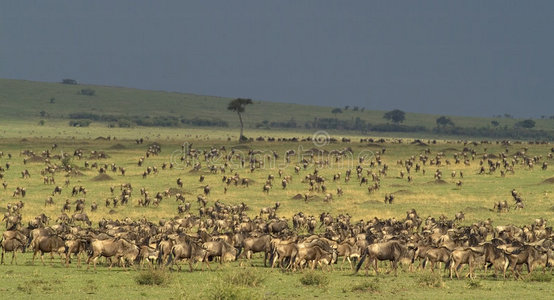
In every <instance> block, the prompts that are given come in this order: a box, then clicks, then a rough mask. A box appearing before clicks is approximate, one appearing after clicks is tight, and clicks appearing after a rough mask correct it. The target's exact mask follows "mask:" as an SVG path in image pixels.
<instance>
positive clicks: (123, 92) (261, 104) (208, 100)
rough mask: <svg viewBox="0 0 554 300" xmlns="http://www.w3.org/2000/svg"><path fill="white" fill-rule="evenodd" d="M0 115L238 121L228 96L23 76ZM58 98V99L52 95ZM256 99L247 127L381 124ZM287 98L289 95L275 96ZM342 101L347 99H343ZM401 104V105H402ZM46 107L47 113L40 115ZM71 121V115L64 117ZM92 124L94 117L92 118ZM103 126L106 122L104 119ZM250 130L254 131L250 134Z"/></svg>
mask: <svg viewBox="0 0 554 300" xmlns="http://www.w3.org/2000/svg"><path fill="white" fill-rule="evenodd" d="M86 88H88V89H93V90H95V92H96V94H95V96H84V95H79V94H78V92H79V91H80V90H81V89H86ZM0 91H2V93H0V118H1V119H3V120H10V121H12V120H27V121H30V122H32V123H34V124H38V122H39V120H45V124H49V123H51V122H52V120H54V122H55V120H56V119H60V118H61V119H67V117H68V115H69V114H70V113H77V112H88V113H94V114H99V115H103V114H111V115H127V116H136V115H138V116H145V115H148V116H151V117H154V116H168V115H170V116H176V117H184V118H187V119H192V118H195V117H199V118H202V119H221V120H224V121H227V122H228V124H229V125H230V126H231V127H238V126H239V122H238V118H237V116H236V114H234V113H232V112H230V111H228V110H227V109H226V108H227V104H228V102H229V101H230V99H229V98H222V97H212V96H201V95H191V94H183V93H171V92H162V91H148V90H138V89H130V88H122V87H109V86H92V85H86V84H83V85H81V84H79V85H65V84H60V83H47V82H32V81H24V80H12V79H0ZM51 98H55V103H53V104H52V103H50V99H51ZM259 100H260V99H255V101H254V105H251V106H249V107H248V108H247V109H246V113H245V114H244V120H245V127H246V128H249V129H252V128H255V125H256V124H257V123H260V122H262V121H263V120H268V121H269V122H273V121H280V122H283V121H288V120H290V119H291V118H293V119H294V120H296V122H297V124H298V125H299V126H301V127H302V128H303V127H304V123H305V122H308V121H313V120H314V118H335V117H336V118H338V119H340V120H353V119H355V118H357V117H359V118H361V119H362V120H365V121H367V122H369V123H371V124H381V123H385V122H386V121H385V120H384V119H383V113H384V112H383V111H376V110H371V105H368V107H366V110H365V111H364V112H361V111H352V109H349V110H347V111H344V113H342V114H338V115H337V116H335V115H333V114H332V113H331V110H332V107H324V106H309V105H299V104H289V103H279V102H269V101H259ZM276 100H283V101H285V100H286V99H276ZM340 103H341V106H343V104H345V103H344V102H340ZM400 109H402V108H401V107H400ZM41 111H43V112H44V113H45V116H41V114H40V112H41ZM437 117H438V115H431V114H415V113H407V114H406V121H405V122H404V124H406V125H420V126H425V127H427V128H433V127H436V123H435V120H436V118H437ZM451 119H452V121H453V122H454V123H455V124H456V125H457V126H460V127H488V126H490V121H491V120H493V118H479V117H460V116H451ZM498 121H499V122H500V126H508V127H509V128H511V127H512V126H513V125H514V124H515V122H517V121H518V120H515V119H506V118H502V119H499V120H498ZM536 122H537V125H536V128H537V129H545V130H552V129H554V120H550V119H545V120H542V119H541V120H536ZM66 123H67V121H66ZM93 124H94V123H93ZM102 126H106V124H105V123H103V124H102ZM248 136H252V135H251V134H248Z"/></svg>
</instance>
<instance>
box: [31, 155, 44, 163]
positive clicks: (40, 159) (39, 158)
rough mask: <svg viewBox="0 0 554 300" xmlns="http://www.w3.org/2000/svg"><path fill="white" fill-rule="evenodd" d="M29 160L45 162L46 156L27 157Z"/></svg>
mask: <svg viewBox="0 0 554 300" xmlns="http://www.w3.org/2000/svg"><path fill="white" fill-rule="evenodd" d="M27 162H44V158H43V157H42V156H36V155H35V156H31V157H29V158H27Z"/></svg>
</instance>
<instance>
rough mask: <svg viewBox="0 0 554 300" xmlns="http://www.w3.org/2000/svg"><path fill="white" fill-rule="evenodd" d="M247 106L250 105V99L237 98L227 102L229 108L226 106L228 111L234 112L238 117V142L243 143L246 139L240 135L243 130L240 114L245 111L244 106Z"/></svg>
mask: <svg viewBox="0 0 554 300" xmlns="http://www.w3.org/2000/svg"><path fill="white" fill-rule="evenodd" d="M249 104H252V99H245V98H237V99H235V100H232V101H231V102H229V106H227V109H228V110H230V111H234V112H236V113H237V114H238V115H239V121H240V136H239V141H243V140H245V139H246V137H245V136H244V135H243V134H242V133H243V130H244V124H243V122H242V113H243V112H244V111H245V109H246V105H249Z"/></svg>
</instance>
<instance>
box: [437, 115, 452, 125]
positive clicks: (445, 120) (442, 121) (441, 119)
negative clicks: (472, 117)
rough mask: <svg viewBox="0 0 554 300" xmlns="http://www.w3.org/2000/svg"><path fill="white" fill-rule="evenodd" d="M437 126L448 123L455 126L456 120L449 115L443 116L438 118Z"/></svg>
mask: <svg viewBox="0 0 554 300" xmlns="http://www.w3.org/2000/svg"><path fill="white" fill-rule="evenodd" d="M436 122H437V127H441V126H442V127H446V126H448V125H451V126H454V122H452V120H451V119H450V118H449V117H445V116H441V117H439V118H437V120H436Z"/></svg>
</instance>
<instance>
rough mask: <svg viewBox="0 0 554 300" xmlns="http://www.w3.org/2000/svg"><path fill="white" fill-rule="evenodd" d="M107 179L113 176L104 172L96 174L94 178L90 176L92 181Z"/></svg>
mask: <svg viewBox="0 0 554 300" xmlns="http://www.w3.org/2000/svg"><path fill="white" fill-rule="evenodd" d="M107 180H113V178H112V177H111V176H110V175H108V174H106V173H102V174H98V175H96V176H95V177H94V178H92V181H107Z"/></svg>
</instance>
